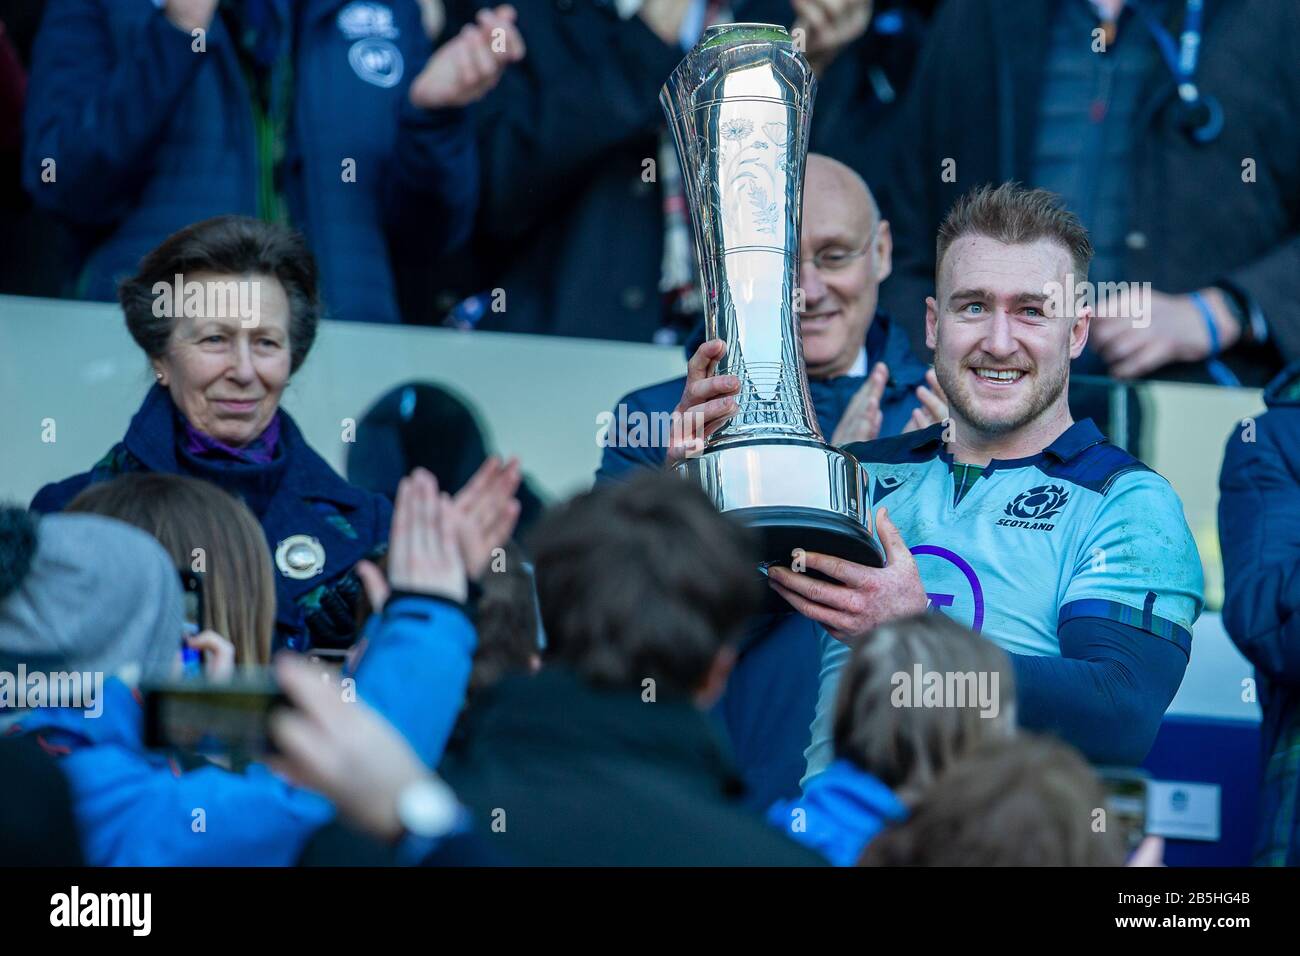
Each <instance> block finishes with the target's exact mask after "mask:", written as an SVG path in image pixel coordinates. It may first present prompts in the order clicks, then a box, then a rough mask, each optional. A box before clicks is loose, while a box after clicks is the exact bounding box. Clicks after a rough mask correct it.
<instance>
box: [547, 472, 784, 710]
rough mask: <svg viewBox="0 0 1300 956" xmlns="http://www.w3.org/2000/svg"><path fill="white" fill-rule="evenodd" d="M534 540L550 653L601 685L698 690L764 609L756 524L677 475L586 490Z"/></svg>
mask: <svg viewBox="0 0 1300 956" xmlns="http://www.w3.org/2000/svg"><path fill="white" fill-rule="evenodd" d="M531 538H532V541H533V547H532V553H533V555H534V560H535V564H536V580H537V598H538V602H539V604H540V606H541V609H542V624H543V626H544V628H545V631H546V659H547V661H548V662H557V663H560V664H563V665H565V666H567V667H570V668H572V669H573V670H574V671H576V672H577V673H579V674H580V675H582V676H583V677H584V678H586V679H587V680H588V681H589V682H591V683H594V684H604V685H612V686H619V687H633V686H635V687H640V686H641V685H642V681H644V680H646V679H647V678H650V679H653V680H654V681H655V687H656V689H657V692H658V693H659V694H668V693H673V694H676V695H679V696H680V695H688V694H692V693H694V692H695V691H697V690H699V689H700V688H701V687H702V686H703V685H704V683H705V682H706V680H707V677H708V673H709V669H710V667H711V666H712V664H713V661H714V660H715V659H716V658H717V656H718V653H719V651H721V650H722V648H723V647H724V646H725V645H727V644H730V643H734V642H735V641H737V640H739V639H740V636H741V634H742V633H743V629H744V627H745V625H746V623H747V619H748V618H749V616H750V615H751V614H753V613H754V612H755V611H757V610H758V604H759V596H760V594H761V591H760V586H759V581H760V579H759V575H758V571H757V554H756V550H755V544H754V540H753V538H752V537H751V533H750V532H749V531H748V530H747V529H746V528H744V527H742V526H741V525H740V524H739V523H738V522H736V521H734V520H732V519H730V518H727V517H724V516H723V515H721V514H719V513H718V510H717V509H716V508H715V507H714V506H713V504H712V502H710V501H709V499H708V498H707V497H706V496H705V495H704V492H702V491H701V490H700V489H699V488H697V487H695V486H693V485H691V484H689V483H688V482H686V481H684V480H682V479H681V478H679V477H677V476H676V475H670V474H661V473H658V472H648V473H645V474H642V475H639V476H638V477H636V478H634V479H633V480H631V481H629V482H627V483H625V484H618V485H606V486H603V487H600V488H597V489H595V490H594V491H589V492H587V493H585V494H581V495H578V496H577V497H576V498H573V499H571V500H569V501H568V502H565V503H564V504H562V505H559V506H557V507H555V508H553V509H552V510H551V511H550V512H548V514H547V515H546V517H545V518H543V519H542V520H541V521H540V522H539V523H538V524H537V526H536V527H535V528H534V529H533V532H532V535H531Z"/></svg>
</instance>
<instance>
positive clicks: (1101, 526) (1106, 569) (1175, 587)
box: [1058, 471, 1205, 655]
mask: <svg viewBox="0 0 1300 956" xmlns="http://www.w3.org/2000/svg"><path fill="white" fill-rule="evenodd" d="M1204 591H1205V584H1204V579H1203V576H1202V572H1201V558H1200V554H1199V552H1198V551H1197V550H1196V542H1195V541H1194V540H1193V539H1192V533H1191V530H1190V529H1189V528H1188V527H1187V519H1186V518H1185V517H1184V516H1183V505H1182V502H1181V501H1180V500H1179V498H1178V495H1177V494H1175V493H1174V490H1173V488H1171V487H1170V486H1169V483H1168V482H1167V481H1165V479H1164V478H1162V477H1160V476H1159V475H1157V474H1156V473H1155V472H1151V471H1141V472H1130V473H1128V474H1124V475H1121V476H1120V477H1119V478H1118V479H1117V480H1116V481H1115V482H1114V484H1113V485H1112V486H1111V487H1110V488H1109V489H1108V492H1107V493H1105V494H1104V496H1103V498H1102V501H1101V503H1100V504H1099V505H1098V506H1097V510H1096V513H1095V514H1094V516H1093V519H1092V522H1091V525H1090V526H1089V527H1088V529H1087V530H1086V531H1085V532H1084V533H1083V534H1082V535H1081V537H1080V540H1079V545H1078V548H1077V550H1076V552H1075V563H1074V569H1073V573H1072V575H1071V577H1070V580H1069V583H1068V584H1067V585H1066V588H1065V594H1064V596H1063V598H1062V600H1061V607H1060V614H1059V620H1058V627H1060V626H1062V625H1064V624H1065V623H1066V622H1068V621H1070V620H1072V619H1074V618H1081V617H1093V618H1101V619H1104V620H1111V621H1116V622H1118V623H1120V624H1126V625H1129V626H1130V627H1136V628H1138V629H1139V630H1142V631H1145V632H1147V633H1148V634H1153V635H1155V636H1157V637H1160V638H1163V639H1165V640H1167V641H1171V642H1173V643H1175V644H1177V645H1178V646H1179V647H1180V648H1182V650H1183V652H1184V653H1185V654H1188V655H1190V654H1191V643H1192V625H1193V624H1194V623H1195V622H1196V619H1197V618H1198V617H1199V616H1200V613H1201V608H1202V606H1203V604H1204V601H1205V598H1204Z"/></svg>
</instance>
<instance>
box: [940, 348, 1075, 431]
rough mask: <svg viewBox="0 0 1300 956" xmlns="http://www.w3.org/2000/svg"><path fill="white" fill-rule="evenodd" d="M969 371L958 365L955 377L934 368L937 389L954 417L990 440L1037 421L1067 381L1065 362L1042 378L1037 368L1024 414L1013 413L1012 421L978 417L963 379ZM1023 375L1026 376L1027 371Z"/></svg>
mask: <svg viewBox="0 0 1300 956" xmlns="http://www.w3.org/2000/svg"><path fill="white" fill-rule="evenodd" d="M997 364H998V363H997V362H988V363H984V367H989V366H996V365H997ZM969 368H970V366H969V365H967V364H965V363H960V364H958V366H957V370H956V372H955V373H954V372H953V371H952V369H951V367H950V366H948V365H938V364H936V365H935V367H934V373H935V375H936V376H937V377H938V379H939V387H940V388H942V389H943V392H944V394H945V395H947V396H948V403H949V405H950V406H951V409H952V411H954V412H956V413H957V417H959V418H960V419H961V420H962V421H964V422H965V423H966V424H967V425H968V426H970V427H971V428H972V429H974V430H975V431H977V432H979V433H980V434H982V435H985V436H987V437H990V438H996V437H1000V436H1002V435H1006V434H1008V433H1010V432H1014V431H1016V430H1017V429H1020V428H1023V427H1024V426H1025V425H1028V424H1029V423H1030V422H1032V421H1034V420H1035V419H1037V418H1038V416H1040V415H1042V414H1043V412H1045V411H1046V410H1047V409H1049V408H1051V407H1052V405H1054V404H1055V403H1056V400H1057V399H1058V398H1060V397H1061V393H1062V392H1064V391H1065V386H1066V383H1067V382H1068V381H1069V377H1070V365H1069V363H1068V362H1066V363H1064V364H1062V365H1060V366H1058V367H1056V368H1054V369H1049V370H1048V372H1047V374H1044V372H1043V370H1042V369H1041V368H1040V369H1038V370H1037V372H1036V373H1035V374H1034V375H1033V382H1032V383H1031V385H1030V389H1031V391H1030V393H1029V396H1028V399H1027V400H1026V401H1024V402H1023V404H1022V407H1023V411H1020V412H1018V413H1017V412H1015V411H1014V410H1012V412H1013V417H1011V418H988V417H986V416H984V415H982V414H981V413H980V411H979V410H978V408H977V403H976V402H975V400H974V399H973V398H972V397H971V394H970V382H969V381H968V380H967V379H966V371H967V370H968V369H969ZM1024 371H1026V373H1027V372H1028V370H1027V369H1025V370H1024Z"/></svg>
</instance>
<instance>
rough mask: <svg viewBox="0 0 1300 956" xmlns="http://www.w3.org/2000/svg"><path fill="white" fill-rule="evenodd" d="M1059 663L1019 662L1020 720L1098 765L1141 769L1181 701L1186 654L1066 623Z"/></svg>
mask: <svg viewBox="0 0 1300 956" xmlns="http://www.w3.org/2000/svg"><path fill="white" fill-rule="evenodd" d="M1057 638H1058V640H1059V641H1060V644H1061V656H1060V657H1038V656H1034V655H1029V654H1012V655H1011V660H1012V663H1013V665H1014V666H1015V670H1016V719H1017V722H1018V723H1019V724H1020V726H1021V727H1024V728H1025V729H1027V730H1036V731H1041V732H1045V733H1053V734H1056V735H1057V736H1058V737H1060V738H1061V739H1062V740H1064V741H1066V742H1067V743H1069V744H1072V745H1073V746H1075V747H1077V748H1078V749H1079V750H1081V751H1082V752H1083V754H1084V756H1085V757H1087V758H1088V759H1089V760H1091V761H1092V762H1094V763H1103V764H1122V765H1133V766H1136V765H1137V764H1140V763H1141V762H1142V761H1143V760H1144V759H1145V758H1146V755H1147V752H1148V751H1149V750H1150V749H1151V745H1152V744H1153V743H1154V742H1155V739H1156V732H1157V731H1158V730H1159V729H1160V720H1161V718H1162V717H1164V713H1165V710H1166V709H1167V708H1168V707H1169V703H1170V701H1172V700H1173V699H1174V695H1175V694H1176V693H1178V686H1179V685H1180V684H1181V683H1182V681H1183V673H1184V672H1185V671H1186V670H1187V660H1188V658H1187V654H1186V653H1184V652H1183V649H1182V648H1181V647H1179V646H1178V645H1177V644H1175V643H1174V642H1173V641H1168V640H1165V639H1164V638H1161V637H1157V636H1155V635H1154V634H1151V633H1149V632H1147V631H1144V630H1142V629H1141V628H1137V627H1133V626H1131V625H1128V624H1121V623H1119V622H1118V621H1108V620H1104V619H1102V618H1094V617H1077V618H1071V619H1069V620H1067V621H1065V622H1064V623H1063V624H1062V625H1061V627H1060V629H1059V631H1058V632H1057Z"/></svg>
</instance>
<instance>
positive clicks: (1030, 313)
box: [961, 302, 1046, 319]
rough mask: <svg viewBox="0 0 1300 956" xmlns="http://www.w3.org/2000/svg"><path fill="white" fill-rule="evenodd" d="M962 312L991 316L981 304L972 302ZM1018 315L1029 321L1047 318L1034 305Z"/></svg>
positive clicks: (1022, 310)
mask: <svg viewBox="0 0 1300 956" xmlns="http://www.w3.org/2000/svg"><path fill="white" fill-rule="evenodd" d="M961 311H963V312H966V313H968V314H970V315H988V314H989V310H988V309H986V308H985V307H984V306H983V305H982V304H981V303H979V302H970V303H968V304H966V305H964V306H962V309H961ZM1017 314H1018V315H1023V316H1025V317H1026V318H1029V319H1043V318H1046V316H1045V315H1044V314H1043V310H1042V309H1039V308H1038V307H1037V306H1032V305H1030V306H1026V307H1025V308H1023V309H1021V310H1020V311H1019V312H1018V313H1017Z"/></svg>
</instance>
